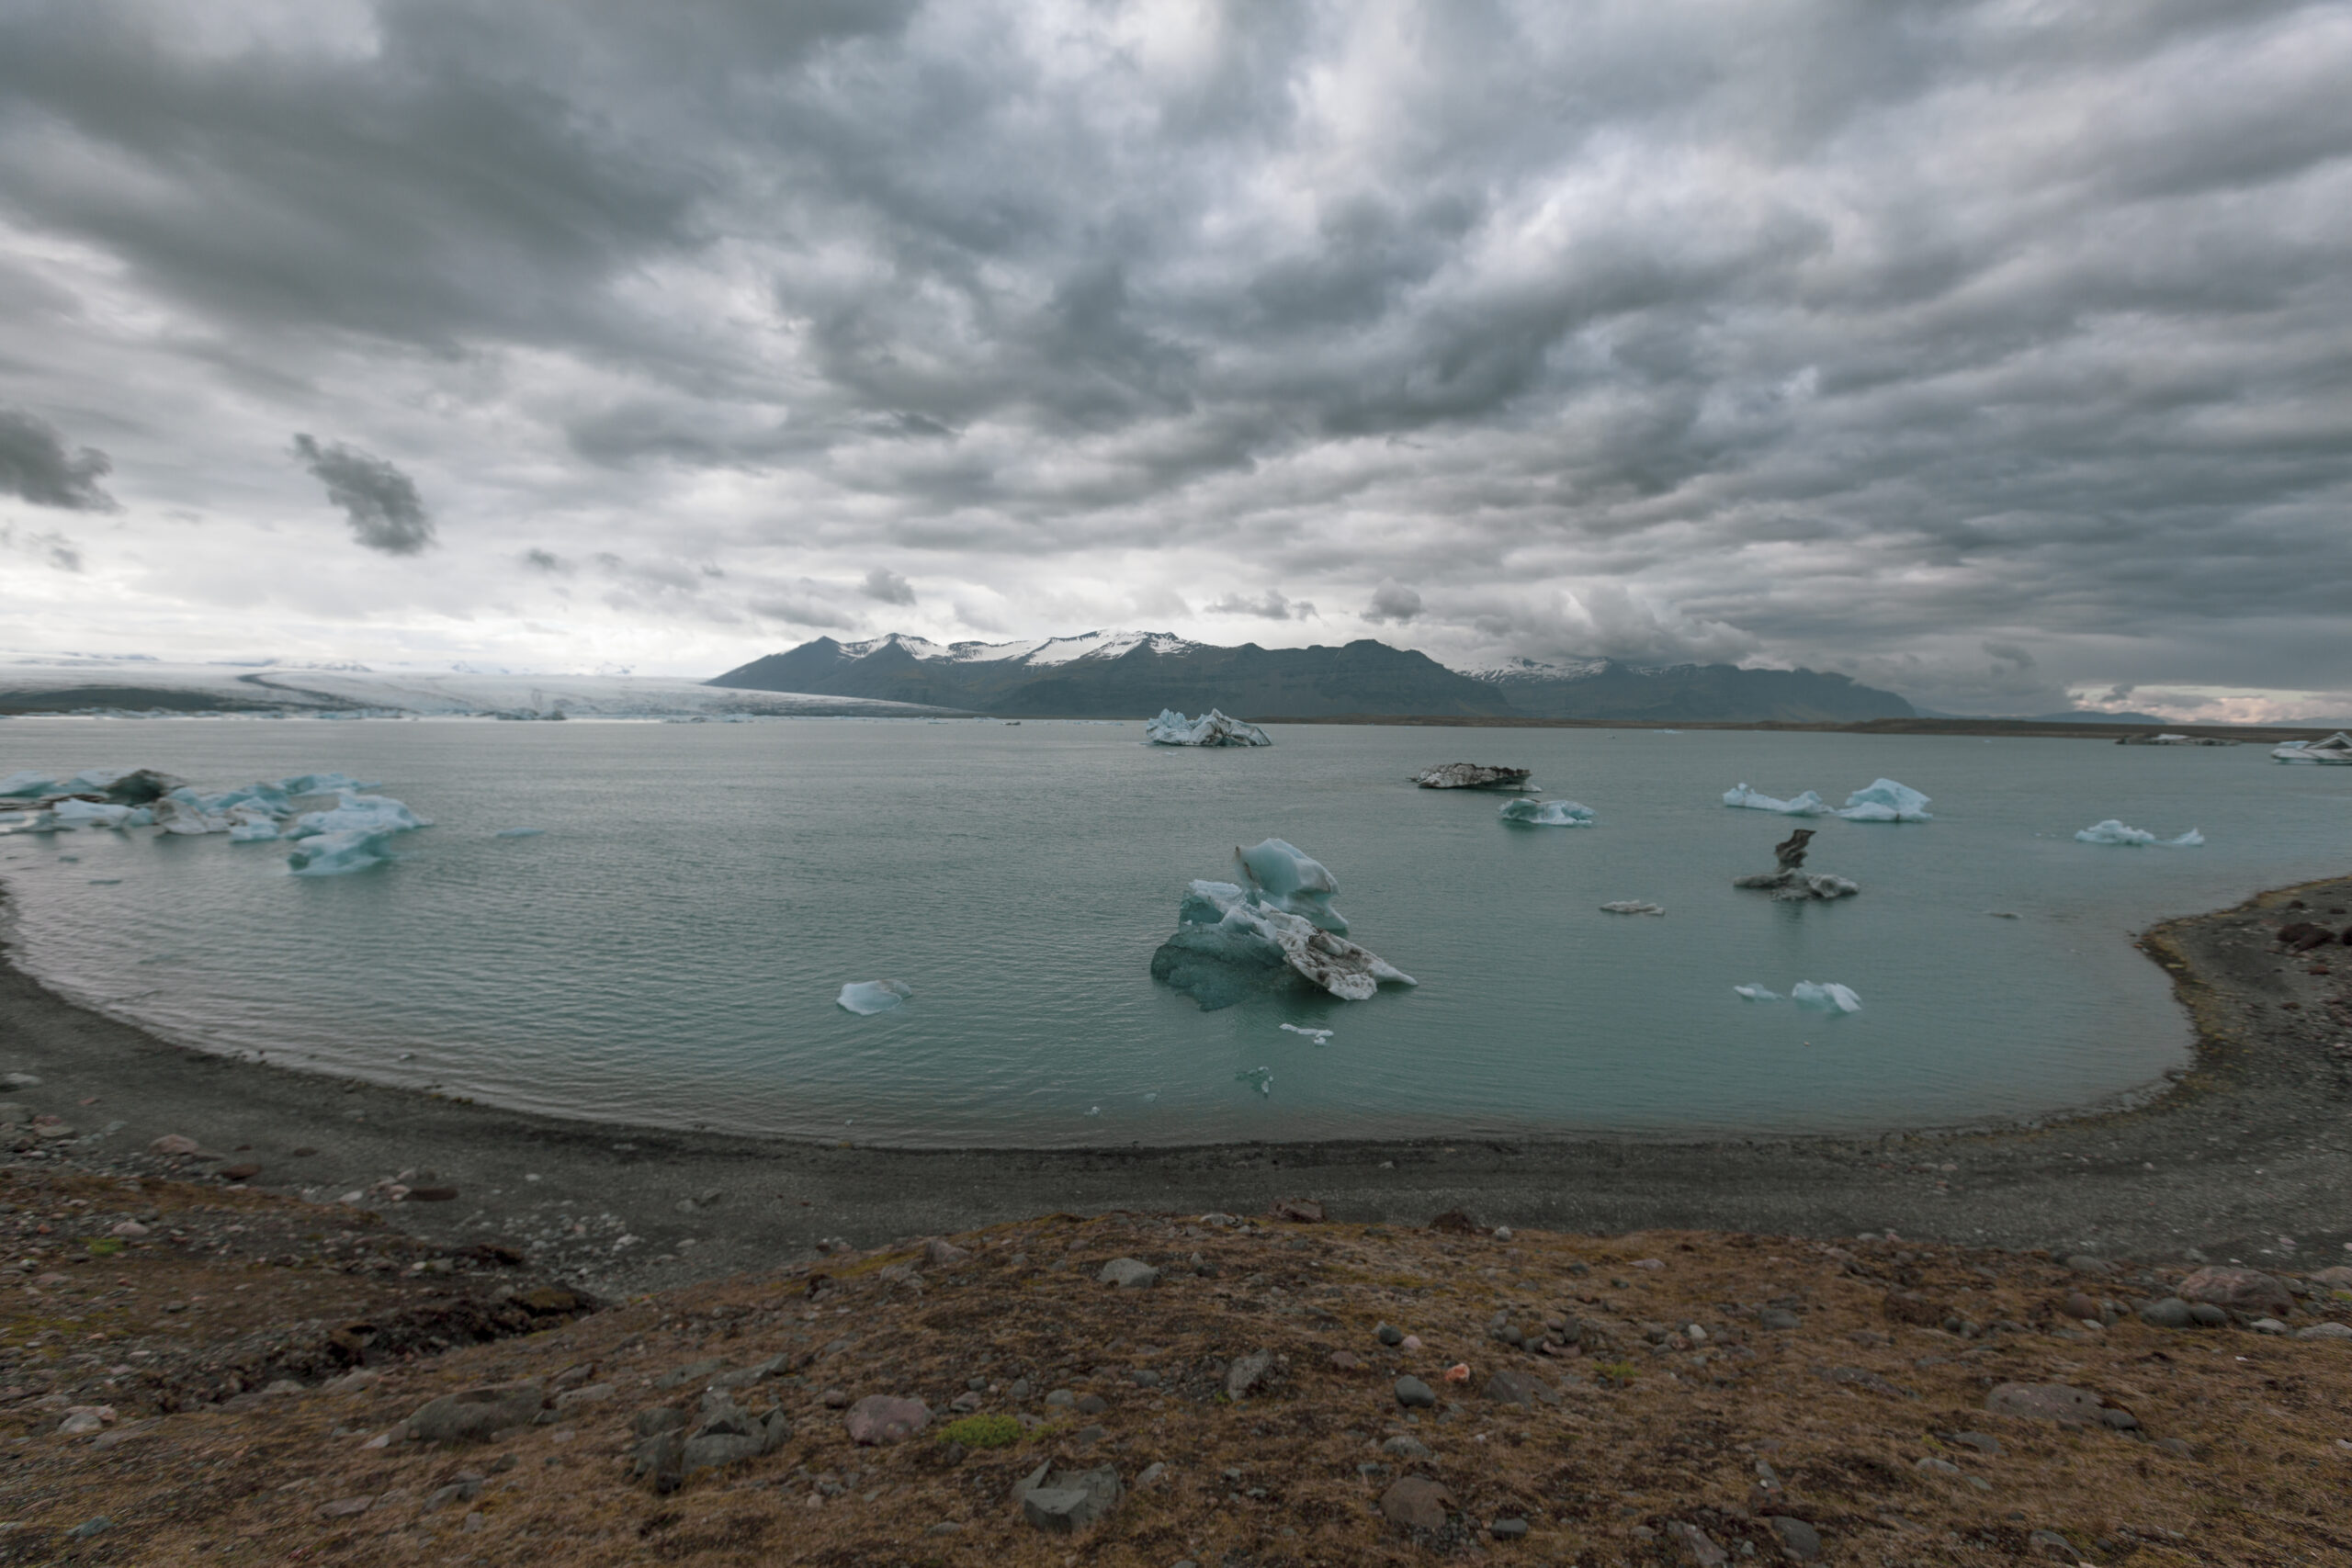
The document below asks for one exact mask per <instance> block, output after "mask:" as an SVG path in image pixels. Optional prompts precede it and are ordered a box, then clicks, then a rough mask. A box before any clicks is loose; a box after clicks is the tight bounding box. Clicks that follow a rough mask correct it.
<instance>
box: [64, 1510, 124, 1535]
mask: <svg viewBox="0 0 2352 1568" xmlns="http://www.w3.org/2000/svg"><path fill="white" fill-rule="evenodd" d="M110 1529H114V1521H113V1520H112V1519H110V1518H108V1517H106V1516H105V1515H104V1514H100V1515H98V1516H96V1517H94V1518H87V1519H84V1520H83V1521H82V1522H81V1523H80V1524H78V1525H75V1526H74V1528H73V1529H70V1530H67V1531H66V1532H65V1533H66V1534H67V1535H70V1536H72V1537H73V1538H74V1540H89V1539H90V1538H91V1537H92V1536H94V1535H103V1534H105V1533H106V1532H107V1530H110Z"/></svg>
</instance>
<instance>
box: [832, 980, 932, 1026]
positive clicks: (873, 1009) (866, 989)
mask: <svg viewBox="0 0 2352 1568" xmlns="http://www.w3.org/2000/svg"><path fill="white" fill-rule="evenodd" d="M914 994H915V988H914V987H912V986H910V985H908V984H907V983H906V982H905V981H904V980H852V981H851V982H850V983H849V984H848V985H846V986H843V987H842V994H841V995H840V996H838V997H835V998H833V1005H834V1006H836V1007H838V1008H841V1009H842V1010H843V1011H845V1012H854V1013H855V1014H857V1015H858V1016H859V1017H860V1018H870V1017H872V1016H873V1015H874V1014H876V1013H877V1012H888V1011H889V1010H891V1009H892V1008H894V1007H897V1006H898V1005H899V1003H900V1002H903V1001H905V1000H906V999H907V998H909V997H911V996H913V995H914Z"/></svg>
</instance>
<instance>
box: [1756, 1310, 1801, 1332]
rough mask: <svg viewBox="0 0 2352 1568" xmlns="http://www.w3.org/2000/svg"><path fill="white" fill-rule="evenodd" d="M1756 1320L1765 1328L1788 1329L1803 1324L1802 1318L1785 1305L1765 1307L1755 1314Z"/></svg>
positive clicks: (1799, 1326)
mask: <svg viewBox="0 0 2352 1568" xmlns="http://www.w3.org/2000/svg"><path fill="white" fill-rule="evenodd" d="M1756 1321H1757V1322H1758V1323H1759V1324H1761V1325H1764V1326H1765V1327H1766V1328H1774V1329H1790V1328H1802V1327H1804V1319H1803V1318H1801V1317H1799V1316H1797V1314H1794V1313H1792V1312H1791V1311H1789V1309H1788V1308H1786V1307H1766V1308H1765V1309H1764V1310H1763V1311H1762V1312H1761V1313H1759V1314H1757V1318H1756Z"/></svg>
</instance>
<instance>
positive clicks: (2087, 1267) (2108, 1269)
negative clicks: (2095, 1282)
mask: <svg viewBox="0 0 2352 1568" xmlns="http://www.w3.org/2000/svg"><path fill="white" fill-rule="evenodd" d="M2066 1267H2067V1268H2069V1269H2073V1270H2074V1271H2075V1273H2077V1274H2112V1273H2114V1272H2115V1265H2114V1264H2112V1263H2109V1261H2108V1260H2107V1259H2106V1258H2093V1257H2092V1256H2091V1255H2090V1254H2089V1253H2087V1252H2077V1253H2075V1255H2074V1256H2073V1257H2072V1258H2068V1259H2066Z"/></svg>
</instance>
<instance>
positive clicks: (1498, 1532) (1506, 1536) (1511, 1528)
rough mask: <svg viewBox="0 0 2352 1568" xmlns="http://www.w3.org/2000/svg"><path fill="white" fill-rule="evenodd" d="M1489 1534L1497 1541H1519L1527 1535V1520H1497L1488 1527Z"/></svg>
mask: <svg viewBox="0 0 2352 1568" xmlns="http://www.w3.org/2000/svg"><path fill="white" fill-rule="evenodd" d="M1487 1534H1489V1535H1491V1536H1493V1537H1494V1538H1495V1539H1496V1540H1521V1539H1522V1538H1523V1537H1525V1535H1526V1534H1527V1521H1526V1520H1525V1519H1497V1520H1496V1521H1495V1522H1494V1523H1493V1524H1491V1525H1488V1526H1487Z"/></svg>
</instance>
